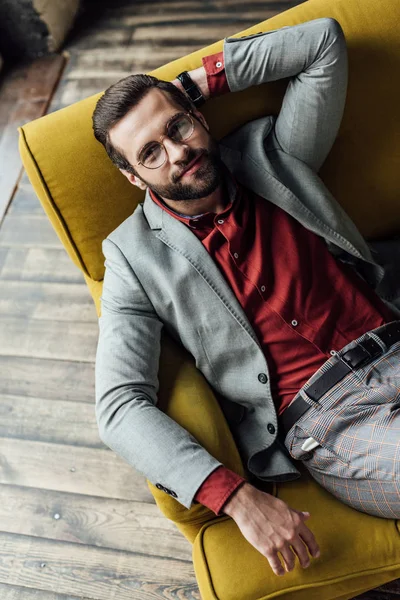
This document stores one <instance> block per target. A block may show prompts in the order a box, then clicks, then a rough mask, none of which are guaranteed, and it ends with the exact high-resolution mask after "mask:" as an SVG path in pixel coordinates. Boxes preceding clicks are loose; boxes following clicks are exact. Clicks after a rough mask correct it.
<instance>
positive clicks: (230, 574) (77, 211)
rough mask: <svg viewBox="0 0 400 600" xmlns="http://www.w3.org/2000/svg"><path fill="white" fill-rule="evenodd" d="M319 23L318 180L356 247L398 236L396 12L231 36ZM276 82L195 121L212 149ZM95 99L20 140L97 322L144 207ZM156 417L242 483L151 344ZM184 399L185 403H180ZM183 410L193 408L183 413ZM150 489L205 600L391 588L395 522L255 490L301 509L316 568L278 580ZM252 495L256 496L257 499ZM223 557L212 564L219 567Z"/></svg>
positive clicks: (345, 12)
mask: <svg viewBox="0 0 400 600" xmlns="http://www.w3.org/2000/svg"><path fill="white" fill-rule="evenodd" d="M319 17H334V18H336V19H337V20H338V21H339V22H340V23H341V25H342V27H343V30H344V32H345V35H346V39H347V43H348V50H349V87H348V95H347V100H346V108H345V112H344V116H343V120H342V124H341V127H340V130H339V133H338V136H337V139H336V141H335V144H334V146H333V148H332V150H331V152H330V154H329V156H328V158H327V160H326V161H325V163H324V165H323V167H322V169H321V171H320V173H319V175H320V177H321V178H322V179H323V181H324V182H325V184H326V185H327V186H328V188H329V189H330V190H331V191H332V193H333V194H334V196H335V197H336V198H337V199H338V201H339V202H340V203H341V204H342V205H343V206H344V208H345V209H346V210H347V212H348V213H349V214H350V216H351V217H352V218H353V220H354V221H355V223H356V224H357V225H358V227H359V228H360V230H361V232H362V233H363V234H364V235H365V236H366V237H367V238H370V239H372V238H379V237H384V236H385V235H391V234H392V233H396V232H398V231H399V230H400V203H399V202H398V173H399V167H400V165H399V160H400V159H399V152H398V144H397V145H396V141H397V140H398V136H399V132H400V122H399V121H400V114H399V111H398V106H397V97H398V92H399V86H400V83H399V79H398V78H397V77H396V76H395V74H396V73H397V70H398V61H399V60H400V47H399V44H398V22H399V4H398V3H397V2H393V0H309V1H308V2H304V3H303V4H300V5H298V6H296V7H294V8H292V9H289V10H287V11H285V12H282V13H280V14H279V15H277V16H275V17H273V18H271V19H268V20H266V21H263V22H261V23H257V24H255V25H254V26H253V27H250V28H249V29H246V30H244V31H242V32H239V33H238V34H234V35H235V36H236V35H238V36H240V35H247V34H250V33H256V32H259V31H269V30H272V29H275V28H278V27H283V26H285V25H294V24H297V23H301V22H304V21H308V20H310V19H315V18H319ZM222 45H223V40H220V41H218V42H216V43H215V44H212V45H210V46H208V47H205V48H203V49H201V50H199V51H197V52H194V53H192V54H190V55H188V56H185V57H183V58H181V59H179V60H176V61H173V62H171V63H169V64H167V65H164V66H162V67H160V68H159V69H157V70H155V71H151V74H152V75H155V76H157V77H159V78H161V79H165V80H172V79H174V78H175V77H176V75H177V74H178V73H179V72H181V71H183V70H191V69H195V68H197V67H199V66H200V65H201V57H202V56H205V55H207V54H211V53H214V52H217V51H220V50H221V49H222ZM286 85H287V82H284V81H282V80H281V81H277V82H272V83H269V84H263V85H261V86H257V87H253V88H250V89H247V90H243V91H242V92H239V93H237V94H234V95H233V94H227V95H224V96H221V97H218V98H214V99H211V100H210V101H208V102H207V103H206V105H204V106H203V107H202V108H201V111H202V112H203V114H204V116H205V117H206V119H207V121H208V123H209V124H210V128H211V132H212V134H213V136H214V137H215V138H216V139H220V138H221V137H223V136H224V135H225V134H227V133H229V132H230V131H232V130H233V129H235V128H236V127H238V126H239V125H242V124H243V123H245V122H247V121H249V120H251V119H255V118H258V117H260V116H263V115H265V114H277V113H278V112H279V109H280V106H281V102H282V98H283V94H284V91H285V89H286ZM99 97H100V94H96V95H94V96H91V97H90V98H87V99H85V100H83V101H81V102H78V103H75V104H73V105H72V106H69V107H67V108H64V109H62V110H59V111H57V112H55V113H52V114H50V115H47V116H45V117H42V118H40V119H37V120H35V121H32V122H30V123H27V124H26V125H24V126H23V127H21V128H20V129H19V132H20V153H21V157H22V160H23V163H24V166H25V168H26V170H27V173H28V176H29V178H30V181H31V182H32V185H33V186H34V188H35V190H36V193H37V195H38V197H39V199H40V201H41V203H42V205H43V207H44V210H45V211H46V213H47V215H48V217H49V219H50V221H51V223H52V224H53V227H54V229H55V231H56V232H57V234H58V236H59V238H60V240H61V242H62V243H63V245H64V247H65V248H66V250H67V252H68V254H69V256H70V257H71V259H72V260H73V261H74V263H75V264H76V265H77V267H78V268H79V269H81V270H82V272H83V274H84V278H85V281H86V283H87V285H88V287H89V289H90V292H91V294H92V296H93V300H94V302H95V304H96V310H97V314H98V315H100V311H101V305H100V296H101V291H102V280H103V276H104V256H103V254H102V252H101V242H102V240H103V239H104V238H105V237H106V236H107V235H108V234H109V233H110V232H111V231H112V230H114V229H115V228H116V227H117V226H118V225H119V224H120V223H121V222H122V221H123V220H124V219H126V218H127V217H128V216H129V215H130V214H131V213H132V212H133V211H134V209H135V208H136V206H137V204H138V203H139V202H142V201H143V197H144V194H143V192H142V191H140V190H139V189H138V188H136V187H134V186H132V185H131V184H130V183H129V182H128V181H127V179H126V178H125V177H124V176H123V175H122V174H121V173H120V172H119V171H118V169H117V168H116V167H114V166H113V165H112V164H111V162H110V161H109V159H108V157H107V155H106V153H105V151H104V149H103V148H102V146H101V145H100V144H98V142H97V141H96V140H95V138H94V136H93V132H92V124H91V115H92V112H93V109H94V106H95V104H96V101H97V99H98V98H99ZM161 347H162V351H161V360H160V371H159V381H160V393H159V406H160V408H161V409H162V410H164V411H165V412H166V413H167V414H168V415H169V416H171V417H172V418H173V419H175V420H176V421H177V422H178V423H180V424H181V425H182V426H183V427H185V428H186V429H187V430H188V431H190V433H191V434H192V435H194V436H195V437H196V439H198V440H199V442H200V443H201V444H202V445H203V446H205V447H206V448H207V449H208V451H209V452H211V453H212V454H213V455H214V456H215V457H217V458H218V459H219V460H220V461H221V462H223V463H224V464H225V465H226V466H228V467H229V468H231V469H232V470H234V471H236V472H237V473H239V474H241V475H243V465H242V463H241V459H240V456H239V454H238V451H237V448H236V445H235V442H234V439H233V437H232V435H231V432H230V430H229V428H228V426H227V423H226V421H225V419H224V416H223V413H222V411H221V409H220V407H219V404H218V402H217V400H216V398H215V396H214V394H213V392H212V391H211V388H210V387H209V385H208V383H207V381H206V380H205V378H204V377H203V375H202V374H201V373H200V372H199V371H198V370H197V369H196V367H195V363H194V359H193V357H191V356H190V355H189V354H188V353H187V352H186V350H185V349H183V348H181V347H178V346H177V345H176V343H175V342H173V341H172V340H171V339H170V338H169V337H168V336H167V335H164V336H163V338H162V346H161ZM189 390H190V394H188V391H189ZM188 397H190V402H189V401H188ZM148 485H149V488H150V490H151V492H152V493H153V495H154V498H155V500H156V502H157V505H158V506H159V508H160V510H161V511H162V512H163V513H164V514H165V516H166V517H167V518H169V519H171V520H172V521H174V522H175V523H176V525H177V527H178V528H179V529H180V531H181V532H182V533H183V534H184V535H185V536H186V537H187V539H188V540H190V541H191V542H193V543H194V545H193V560H194V567H195V571H196V575H197V579H198V583H199V587H200V591H201V594H202V598H203V600H211V599H216V598H218V600H228V599H234V600H260V599H261V598H275V597H280V598H296V600H297V599H299V600H302V599H304V600H305V599H307V600H309V599H313V598H315V599H318V600H329V599H333V598H335V599H336V600H346V599H348V598H352V597H353V596H354V595H355V594H357V593H361V592H362V591H364V590H366V589H370V588H372V587H376V586H378V585H381V584H383V583H385V582H386V581H390V580H392V579H395V578H397V577H400V544H399V531H398V523H396V521H394V520H386V519H379V518H377V517H372V516H369V515H365V514H363V513H360V512H358V511H355V510H353V509H351V508H349V507H347V506H345V505H344V504H342V503H340V502H339V501H338V500H336V499H335V498H334V497H333V496H331V495H330V494H328V493H327V492H325V490H323V489H322V488H321V487H320V486H319V485H318V484H316V483H315V482H314V481H313V480H312V479H311V478H310V476H309V475H307V473H306V472H305V471H304V475H303V476H302V477H301V479H299V480H297V481H295V482H292V483H289V484H281V485H278V486H274V487H273V488H271V489H269V490H267V489H266V490H265V491H269V492H270V493H275V494H276V493H277V494H278V495H279V496H280V497H282V498H283V499H284V500H286V501H287V502H288V503H289V504H290V505H291V506H293V507H295V508H298V509H302V510H305V509H308V510H310V512H311V515H312V516H311V518H310V520H309V521H308V523H309V526H310V528H311V529H312V530H313V531H314V533H315V535H316V537H317V540H318V542H319V543H320V546H321V550H322V553H321V557H320V558H319V559H318V560H315V559H314V560H312V562H311V566H310V567H309V568H308V569H305V570H303V569H301V568H300V567H299V566H298V564H297V566H296V569H295V570H294V571H293V572H292V573H289V574H286V575H285V576H284V577H277V576H275V575H274V574H273V572H272V570H271V568H270V566H269V563H268V561H267V559H266V558H265V557H263V556H262V555H261V554H260V553H259V552H258V551H256V550H255V549H254V548H253V547H252V546H251V545H250V544H249V543H248V542H247V540H246V539H245V538H244V537H243V536H242V535H241V533H240V531H239V529H238V527H237V526H236V524H235V522H234V521H233V520H232V519H230V518H228V517H225V516H224V517H218V518H216V517H215V515H214V513H212V511H210V510H209V509H207V508H206V507H204V506H202V505H200V504H194V506H193V507H192V508H191V509H190V510H188V509H186V508H185V507H183V506H182V505H181V504H180V503H179V502H178V501H177V500H175V499H174V498H172V497H171V496H169V495H167V494H165V493H164V492H162V491H160V490H158V489H157V488H156V487H155V486H153V485H152V484H151V483H150V482H148ZM262 485H263V484H262V482H261V484H260V486H261V487H262ZM221 551H222V553H223V561H221Z"/></svg>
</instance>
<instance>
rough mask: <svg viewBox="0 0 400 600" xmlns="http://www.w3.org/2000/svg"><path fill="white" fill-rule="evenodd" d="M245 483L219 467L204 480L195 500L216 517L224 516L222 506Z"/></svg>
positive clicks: (222, 467) (228, 470)
mask: <svg viewBox="0 0 400 600" xmlns="http://www.w3.org/2000/svg"><path fill="white" fill-rule="evenodd" d="M245 482H246V479H244V478H243V477H241V476H240V475H238V474H237V473H235V472H234V471H231V470H230V469H227V468H226V467H224V466H223V465H220V466H219V467H217V468H216V469H215V471H213V472H212V473H211V475H209V476H208V477H207V479H205V480H204V481H203V483H202V485H201V486H200V488H199V489H198V490H197V492H196V495H195V500H197V501H198V502H200V503H201V504H203V505H204V506H207V508H209V509H210V510H212V511H213V512H214V513H215V514H216V515H217V516H220V515H223V514H225V513H224V512H223V510H222V508H223V506H224V505H225V504H226V503H227V502H228V500H229V499H230V497H231V496H232V494H233V492H235V491H236V490H237V488H238V487H239V486H240V485H242V484H243V483H245Z"/></svg>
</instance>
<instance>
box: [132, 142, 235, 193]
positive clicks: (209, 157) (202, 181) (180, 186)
mask: <svg viewBox="0 0 400 600" xmlns="http://www.w3.org/2000/svg"><path fill="white" fill-rule="evenodd" d="M200 155H203V158H202V164H201V166H200V167H198V169H197V170H196V171H195V172H194V173H192V174H191V175H190V181H188V182H186V181H185V179H183V178H182V177H179V175H178V174H177V175H175V176H173V178H172V179H173V181H172V182H171V183H168V184H166V185H154V184H152V183H151V182H149V181H146V180H145V179H143V178H142V177H140V179H141V181H143V182H144V183H145V184H146V185H147V186H148V187H149V189H150V190H151V191H152V192H154V193H156V194H158V195H159V196H161V197H162V198H167V199H168V200H174V201H179V200H182V201H183V200H186V201H188V200H198V199H199V198H204V197H206V196H209V195H210V194H212V192H214V191H215V190H216V189H217V187H218V186H219V185H221V184H223V181H224V176H223V173H224V171H223V167H224V165H223V164H222V161H221V153H220V150H219V146H218V143H217V142H216V141H215V140H212V144H211V148H210V149H207V148H199V149H197V150H196V151H191V152H189V154H188V155H187V159H186V160H185V162H183V161H181V162H180V163H179V164H178V163H177V164H178V166H179V167H180V172H181V173H182V171H183V170H184V169H185V168H186V167H187V165H189V164H190V163H191V162H192V161H193V160H194V159H195V158H198V157H199V156H200Z"/></svg>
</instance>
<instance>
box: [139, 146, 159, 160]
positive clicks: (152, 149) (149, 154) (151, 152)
mask: <svg viewBox="0 0 400 600" xmlns="http://www.w3.org/2000/svg"><path fill="white" fill-rule="evenodd" d="M157 148H158V146H156V145H153V146H149V147H148V148H146V149H145V150H144V151H143V153H142V162H143V161H145V160H147V159H152V158H154V157H155V156H156V155H157Z"/></svg>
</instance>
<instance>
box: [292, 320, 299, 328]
mask: <svg viewBox="0 0 400 600" xmlns="http://www.w3.org/2000/svg"><path fill="white" fill-rule="evenodd" d="M292 325H293V327H296V325H298V322H297V321H296V319H293V321H292Z"/></svg>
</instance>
